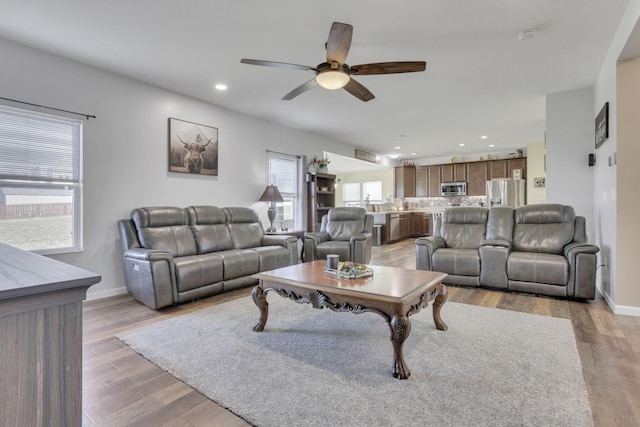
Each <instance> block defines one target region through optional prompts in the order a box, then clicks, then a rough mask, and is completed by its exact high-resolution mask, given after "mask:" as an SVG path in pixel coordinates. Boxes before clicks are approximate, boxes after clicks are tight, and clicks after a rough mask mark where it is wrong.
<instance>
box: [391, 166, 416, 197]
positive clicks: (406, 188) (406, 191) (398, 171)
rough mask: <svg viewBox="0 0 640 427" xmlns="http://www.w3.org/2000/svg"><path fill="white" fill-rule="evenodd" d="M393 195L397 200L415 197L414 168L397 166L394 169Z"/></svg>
mask: <svg viewBox="0 0 640 427" xmlns="http://www.w3.org/2000/svg"><path fill="white" fill-rule="evenodd" d="M394 176H395V194H396V197H397V198H399V199H403V198H405V197H416V167H415V166H397V167H395V168H394Z"/></svg>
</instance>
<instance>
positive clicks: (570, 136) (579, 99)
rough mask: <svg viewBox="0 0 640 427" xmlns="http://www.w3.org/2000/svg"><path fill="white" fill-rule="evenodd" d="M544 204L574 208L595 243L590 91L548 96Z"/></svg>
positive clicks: (593, 146) (582, 90) (592, 117)
mask: <svg viewBox="0 0 640 427" xmlns="http://www.w3.org/2000/svg"><path fill="white" fill-rule="evenodd" d="M546 114H547V137H546V153H547V175H546V189H547V203H561V204H563V205H570V206H573V208H574V210H575V212H576V215H580V216H584V217H585V219H586V223H587V238H588V240H589V241H590V242H593V241H594V240H593V239H594V231H593V230H594V219H593V209H594V208H593V182H594V174H595V172H594V169H593V167H589V165H588V158H589V153H593V152H594V151H595V142H594V132H595V131H594V128H595V124H594V117H595V116H594V115H593V89H592V88H584V89H579V90H573V91H569V92H562V93H555V94H551V95H547V101H546Z"/></svg>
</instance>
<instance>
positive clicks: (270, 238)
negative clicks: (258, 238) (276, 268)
mask: <svg viewBox="0 0 640 427" xmlns="http://www.w3.org/2000/svg"><path fill="white" fill-rule="evenodd" d="M262 246H282V247H285V248H287V249H288V248H290V247H291V246H296V247H297V246H298V239H296V238H295V236H283V235H277V234H265V235H264V236H263V237H262Z"/></svg>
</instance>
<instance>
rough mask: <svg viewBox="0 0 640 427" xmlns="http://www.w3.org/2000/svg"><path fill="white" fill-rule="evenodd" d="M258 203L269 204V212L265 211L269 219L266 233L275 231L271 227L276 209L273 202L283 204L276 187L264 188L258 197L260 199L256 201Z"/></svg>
mask: <svg viewBox="0 0 640 427" xmlns="http://www.w3.org/2000/svg"><path fill="white" fill-rule="evenodd" d="M258 201H260V202H269V210H268V211H267V216H268V217H269V228H267V233H272V232H274V231H276V229H275V227H274V226H273V220H274V219H275V217H276V208H275V206H274V204H275V202H284V199H283V198H282V195H281V194H280V191H279V190H278V187H276V186H275V185H267V188H265V190H264V193H262V196H260V199H258Z"/></svg>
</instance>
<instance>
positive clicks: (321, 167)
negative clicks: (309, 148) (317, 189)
mask: <svg viewBox="0 0 640 427" xmlns="http://www.w3.org/2000/svg"><path fill="white" fill-rule="evenodd" d="M318 173H329V169H327V167H326V166H320V167H318Z"/></svg>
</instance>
